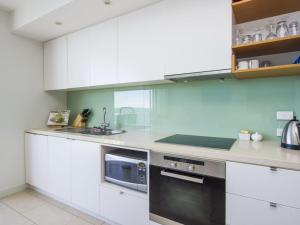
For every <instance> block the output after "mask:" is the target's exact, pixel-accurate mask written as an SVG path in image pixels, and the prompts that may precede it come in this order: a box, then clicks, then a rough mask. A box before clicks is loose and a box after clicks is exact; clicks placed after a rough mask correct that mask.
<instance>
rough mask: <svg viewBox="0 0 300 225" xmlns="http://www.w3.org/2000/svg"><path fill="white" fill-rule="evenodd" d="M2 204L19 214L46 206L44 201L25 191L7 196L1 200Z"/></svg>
mask: <svg viewBox="0 0 300 225" xmlns="http://www.w3.org/2000/svg"><path fill="white" fill-rule="evenodd" d="M2 202H3V203H4V204H6V205H8V206H9V207H11V208H13V209H15V210H16V211H18V212H20V213H23V212H27V211H31V210H33V209H35V208H39V207H41V206H43V205H44V204H46V202H45V201H43V200H41V199H39V198H37V197H36V196H33V195H31V194H29V193H27V192H26V191H23V192H20V193H17V194H14V195H11V196H8V197H6V198H4V199H2Z"/></svg>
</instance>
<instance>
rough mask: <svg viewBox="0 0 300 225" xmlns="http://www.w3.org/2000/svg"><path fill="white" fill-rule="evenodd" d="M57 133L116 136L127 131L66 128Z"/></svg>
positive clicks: (58, 130)
mask: <svg viewBox="0 0 300 225" xmlns="http://www.w3.org/2000/svg"><path fill="white" fill-rule="evenodd" d="M55 131H57V132H63V133H73V134H85V135H95V136H102V135H115V134H122V133H125V132H126V131H125V130H111V129H105V130H104V129H101V128H74V127H66V128H60V129H56V130H55Z"/></svg>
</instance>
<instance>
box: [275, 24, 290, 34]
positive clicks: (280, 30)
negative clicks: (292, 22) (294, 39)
mask: <svg viewBox="0 0 300 225" xmlns="http://www.w3.org/2000/svg"><path fill="white" fill-rule="evenodd" d="M276 34H277V37H279V38H283V37H286V36H288V35H289V28H288V26H287V23H286V21H280V22H278V23H277V27H276Z"/></svg>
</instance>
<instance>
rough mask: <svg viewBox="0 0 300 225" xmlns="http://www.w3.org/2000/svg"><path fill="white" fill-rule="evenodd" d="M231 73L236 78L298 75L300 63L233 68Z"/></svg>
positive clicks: (299, 73)
mask: <svg viewBox="0 0 300 225" xmlns="http://www.w3.org/2000/svg"><path fill="white" fill-rule="evenodd" d="M232 74H233V75H234V76H235V77H236V78H238V79H249V78H262V77H278V76H292V75H300V64H290V65H281V66H271V67H263V68H257V69H247V70H234V71H232Z"/></svg>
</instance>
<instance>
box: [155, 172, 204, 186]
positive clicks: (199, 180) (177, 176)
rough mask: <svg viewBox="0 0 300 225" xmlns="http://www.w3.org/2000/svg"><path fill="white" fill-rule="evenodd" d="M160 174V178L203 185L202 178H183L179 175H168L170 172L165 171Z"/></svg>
mask: <svg viewBox="0 0 300 225" xmlns="http://www.w3.org/2000/svg"><path fill="white" fill-rule="evenodd" d="M160 174H161V175H162V176H166V177H172V178H177V179H180V180H185V181H190V182H194V183H198V184H203V183H204V177H203V178H196V177H189V176H184V175H181V174H176V173H170V172H167V171H165V170H162V171H160Z"/></svg>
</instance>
